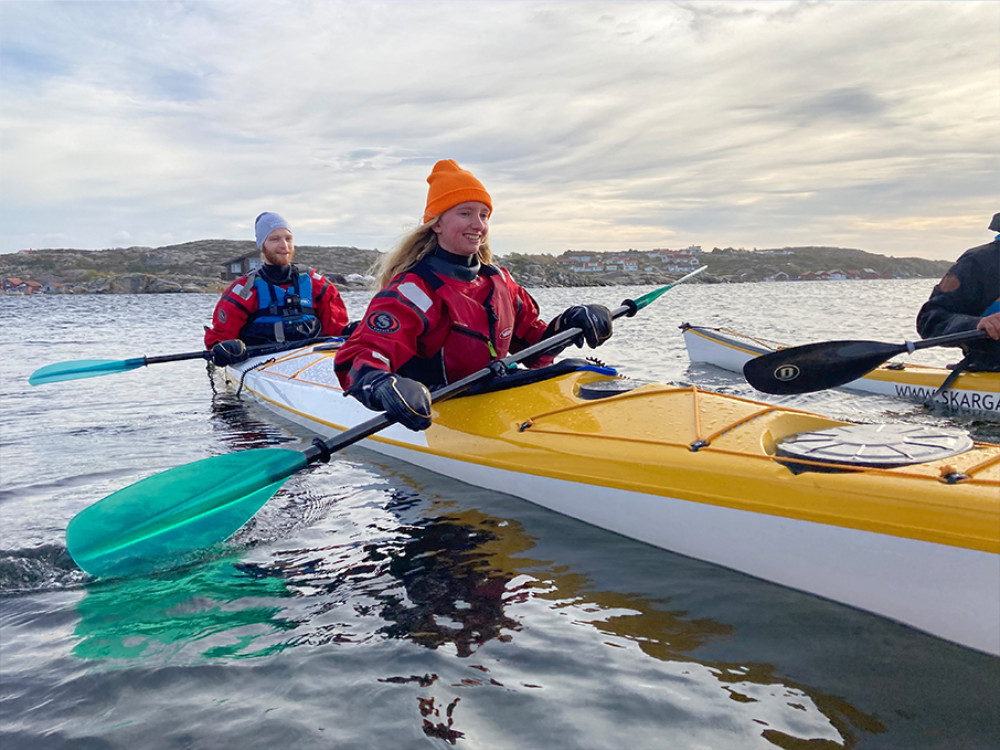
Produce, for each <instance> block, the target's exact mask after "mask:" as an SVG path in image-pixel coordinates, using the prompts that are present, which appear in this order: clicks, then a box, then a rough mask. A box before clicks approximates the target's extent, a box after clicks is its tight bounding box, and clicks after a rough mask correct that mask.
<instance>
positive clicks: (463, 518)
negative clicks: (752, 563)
mask: <svg viewBox="0 0 1000 750" xmlns="http://www.w3.org/2000/svg"><path fill="white" fill-rule="evenodd" d="M403 481H404V482H405V479H404V480H403ZM298 499H299V498H298V497H297V496H296V495H295V494H294V493H292V494H290V495H289V496H288V498H286V500H285V502H286V503H288V504H289V505H291V504H294V503H295V502H296V501H297V500H298ZM383 502H384V505H383V507H382V508H381V511H380V512H377V513H375V514H374V515H373V516H372V517H371V518H370V519H369V523H370V525H372V526H377V527H378V529H379V536H378V538H377V539H375V540H371V541H366V542H361V543H357V542H351V543H346V544H337V545H328V546H315V547H308V548H296V549H275V550H271V551H269V552H267V556H266V558H264V559H262V560H261V561H258V562H246V561H242V560H241V557H245V555H244V556H241V555H240V554H231V555H228V556H226V557H222V558H218V559H214V560H211V561H207V562H204V563H202V564H199V565H195V566H192V567H189V568H187V569H184V570H175V571H170V572H165V573H161V574H157V575H153V576H149V577H145V578H135V579H128V580H120V581H108V582H97V583H92V584H90V585H88V586H87V587H86V594H85V596H84V597H83V598H82V600H81V601H80V603H79V605H78V615H79V622H78V623H77V626H76V629H75V635H76V637H77V639H78V640H77V642H76V645H75V646H74V648H73V654H74V655H75V656H76V657H78V658H81V659H86V660H92V661H93V660H96V661H106V662H109V665H111V666H116V667H123V666H128V665H129V664H135V665H138V664H142V665H148V664H149V663H150V662H153V663H155V664H160V665H168V664H192V663H199V662H214V661H218V660H222V661H228V660H232V659H249V658H262V657H269V656H273V655H275V654H278V653H281V652H282V651H286V650H287V649H291V648H302V647H309V648H317V647H336V646H347V645H351V644H360V643H363V642H371V641H377V640H382V641H406V642H410V643H413V644H416V645H418V646H420V647H423V648H426V649H430V650H442V649H444V650H447V651H448V652H449V653H450V654H451V655H453V656H455V657H457V658H459V659H463V660H469V661H468V663H467V664H466V668H467V670H468V672H467V674H466V676H464V677H462V678H460V679H459V680H457V681H456V680H455V679H453V678H451V679H448V678H444V677H442V676H441V675H439V674H436V673H422V674H409V673H404V674H391V673H390V674H389V675H385V676H383V677H381V678H379V681H380V682H382V683H384V684H386V685H397V686H399V687H400V689H407V690H414V691H415V695H414V698H415V704H414V714H413V718H414V720H415V721H418V722H419V723H420V726H421V729H422V731H423V733H424V734H425V735H426V736H428V737H433V738H437V739H440V740H443V741H446V742H448V743H450V744H457V743H458V742H459V741H460V740H462V738H463V737H465V736H466V732H467V730H466V728H465V727H464V726H463V718H462V717H463V704H462V696H456V695H455V693H456V689H457V690H458V691H459V692H461V693H462V695H463V696H465V697H466V698H468V699H472V698H473V693H470V692H469V691H474V690H476V689H487V690H490V689H491V690H501V691H515V692H519V693H520V692H528V693H531V692H537V691H538V690H547V689H552V688H553V687H554V686H553V685H551V684H549V678H547V677H539V678H538V679H539V682H537V683H534V682H530V681H525V680H524V679H523V677H519V678H518V679H515V681H514V682H510V681H508V680H509V678H508V677H506V676H503V675H498V674H497V673H496V672H497V671H498V669H499V671H506V670H505V669H504V666H503V661H504V659H503V656H504V654H505V651H504V646H505V645H507V644H518V639H519V637H520V634H521V633H522V632H523V630H524V628H526V627H530V628H532V629H539V628H542V629H544V630H545V631H546V637H549V638H555V639H559V638H560V628H561V629H563V630H562V632H563V633H565V634H566V636H567V641H566V643H564V644H563V646H562V648H569V649H572V648H573V647H574V640H579V641H580V642H581V647H583V648H593V649H596V651H595V653H596V654H600V653H601V652H602V651H603V650H605V649H607V648H618V649H621V648H634V649H637V652H638V653H637V655H638V654H642V655H643V656H644V659H645V660H648V659H652V660H654V662H656V663H658V664H660V666H659V667H653V668H652V669H653V670H654V672H657V673H659V674H660V675H661V677H663V678H664V679H665V680H666V681H667V683H669V681H670V680H674V681H677V682H679V683H681V684H686V685H688V686H689V689H693V690H695V691H696V692H700V693H703V695H702V696H701V698H700V699H701V700H702V701H706V700H707V701H709V702H712V701H716V702H724V704H726V705H737V706H738V707H739V710H738V711H737V713H738V714H739V715H740V716H745V717H746V721H748V722H750V726H751V729H752V728H753V727H756V729H753V730H752V731H754V732H755V733H756V734H758V735H759V736H761V737H764V738H766V739H767V740H768V741H769V742H770V743H771V744H773V745H774V746H776V747H781V748H803V749H804V748H807V747H808V748H815V747H830V748H834V747H837V748H848V747H854V746H856V744H857V742H858V739H859V736H860V735H861V734H863V733H878V732H881V731H883V729H884V727H883V726H882V724H881V723H880V722H879V721H878V720H877V719H876V718H875V717H873V716H871V715H869V714H867V713H865V712H863V711H861V710H859V709H856V708H854V707H852V706H851V705H849V704H847V703H846V702H845V701H843V700H841V699H839V698H838V697H836V696H831V695H826V694H823V693H822V692H819V691H817V690H815V689H814V688H811V687H810V686H808V685H804V684H801V683H797V682H795V681H792V680H788V679H786V678H784V677H782V676H781V675H779V674H776V672H775V669H774V667H773V666H771V665H768V664H733V663H723V662H712V661H700V660H699V659H698V658H697V657H696V656H695V652H697V650H698V649H699V648H700V647H702V646H704V645H705V644H706V643H710V642H712V641H713V640H716V639H725V638H728V637H730V636H731V635H732V631H733V629H732V626H731V625H727V624H724V623H718V622H713V621H711V620H706V619H704V618H691V617H689V616H688V615H687V613H685V612H682V611H672V610H671V609H670V608H669V606H668V605H669V603H668V602H666V603H665V602H656V601H651V600H649V599H647V598H644V597H641V596H638V595H634V594H628V593H623V592H620V591H602V590H595V589H594V588H593V586H592V585H591V584H590V582H589V581H588V580H587V579H586V577H584V576H582V575H581V574H580V573H578V572H574V571H572V570H566V569H563V568H560V567H559V566H556V565H554V564H553V563H552V562H550V561H544V560H537V559H532V558H531V557H530V553H531V550H532V548H533V546H534V542H533V540H532V539H531V537H530V536H529V535H527V534H526V533H525V531H524V529H523V527H522V526H521V525H520V524H519V523H517V522H516V521H512V520H508V519H502V518H498V517H495V516H492V515H489V514H486V513H483V512H481V511H478V510H473V509H468V508H464V509H463V508H459V507H458V506H457V504H455V503H452V502H443V501H435V502H433V503H431V502H429V501H428V500H427V499H426V498H424V497H422V496H421V494H420V493H419V492H415V491H412V490H404V489H400V488H399V487H391V488H389V489H388V490H386V491H385V493H384V496H383ZM429 510H431V511H432V512H429ZM259 531H260V532H261V533H262V534H264V535H267V532H266V530H263V529H261V530H259ZM261 552H263V550H258V552H257V554H256V556H257V557H258V558H259V557H260V556H261ZM581 628H584V629H585V631H586V633H589V635H586V634H585V633H583V632H581V630H580V629H581ZM490 644H494V645H495V646H496V648H491V651H490V658H489V659H488V660H487V659H475V660H474V659H473V657H476V655H477V654H478V653H479V652H480V651H481V650H482V649H483V648H485V647H486V646H488V645H490ZM519 645H522V646H527V647H529V648H530V646H529V645H528V644H527V643H525V644H519ZM541 658H544V657H541ZM498 662H499V666H498ZM641 669H642V670H649V669H650V666H649V665H648V663H647V664H646V665H644V666H641ZM610 689H611V688H610V685H609V690H610ZM706 691H708V693H709V694H708V695H705V694H704V693H706ZM730 710H733V709H730ZM730 720H732V719H730ZM743 730H744V731H746V730H747V727H744V728H743ZM817 743H821V744H817Z"/></svg>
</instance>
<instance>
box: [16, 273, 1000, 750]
mask: <svg viewBox="0 0 1000 750" xmlns="http://www.w3.org/2000/svg"><path fill="white" fill-rule="evenodd" d="M933 284H934V280H927V279H925V280H892V281H889V280H882V281H853V282H848V281H843V282H812V283H784V284H778V283H773V284H763V283H762V284H733V285H707V284H694V283H688V284H685V285H682V286H679V287H677V288H675V289H673V290H671V291H670V292H668V293H667V294H665V295H664V296H662V297H661V298H660V299H659V300H657V301H656V302H654V303H652V304H651V305H650V306H649V307H647V308H646V309H645V310H643V311H641V312H640V313H639V314H638V315H637V316H636V317H634V318H630V319H622V320H619V321H616V323H615V333H614V336H613V337H612V338H611V339H610V340H609V341H608V342H607V344H605V345H604V346H603V347H601V349H599V350H597V351H596V352H591V351H589V350H584V351H583V352H579V354H584V355H586V354H592V355H594V356H596V357H599V358H600V359H601V360H602V361H604V362H605V363H607V364H610V365H612V366H615V367H618V368H619V369H620V370H621V371H622V372H623V373H624V374H627V375H630V376H633V377H637V378H655V379H658V380H664V381H671V382H678V383H695V384H697V385H698V386H699V387H702V388H708V389H714V390H720V391H724V392H726V393H731V394H735V395H739V396H745V397H749V398H760V397H761V394H758V393H756V392H755V391H754V390H753V389H752V388H750V386H748V385H747V384H746V382H745V381H743V380H742V378H741V377H740V376H738V375H736V374H733V373H726V372H723V371H721V370H717V369H715V368H712V367H710V366H707V365H697V366H692V365H691V364H690V363H689V361H688V358H687V354H686V351H685V349H684V344H683V340H682V337H681V333H680V330H679V328H678V327H679V325H680V324H681V323H684V322H690V323H691V324H694V325H706V326H726V327H730V328H732V329H734V330H737V331H741V332H745V333H749V334H752V335H756V336H760V337H766V338H768V339H774V340H778V341H784V342H786V343H790V344H801V343H808V342H811V341H823V340H830V339H869V340H877V341H887V342H890V343H899V342H901V341H903V340H905V339H907V338H913V337H915V332H914V328H913V319H914V316H915V313H916V310H917V309H918V308H919V306H920V304H921V302H922V301H923V300H924V299H926V297H927V295H928V293H929V292H930V289H931V287H932V286H933ZM650 289H651V287H643V288H637V289H630V288H625V287H602V288H586V289H536V290H532V292H533V294H534V295H535V297H536V298H537V300H538V302H539V304H540V306H541V308H542V312H543V316H544V317H546V318H548V317H551V316H553V315H555V314H556V313H558V312H559V311H560V310H562V309H563V308H565V307H566V306H567V305H569V304H574V303H577V302H581V301H587V302H599V303H603V304H605V305H608V306H609V307H614V306H617V305H618V304H619V303H620V302H621V301H622V300H623V299H624V298H625V297H637V296H639V295H640V294H642V293H643V292H646V291H649V290H650ZM367 299H368V295H367V294H365V293H360V292H355V293H349V294H347V295H345V300H346V302H347V304H348V308H349V312H350V313H351V317H352V319H353V318H357V317H358V316H360V314H361V312H362V311H363V310H364V307H365V304H366V303H367ZM214 303H215V298H214V296H211V295H186V294H182V295H158V296H152V295H147V296H126V295H122V296H33V297H0V320H2V333H0V336H2V357H0V395H2V401H0V410H2V411H0V529H2V541H0V695H2V703H0V747H2V748H4V749H5V750H7V749H10V750H14V749H17V748H26V749H27V748H31V749H34V748H38V749H43V748H87V749H89V748H94V749H97V748H122V749H126V748H127V749H129V750H132V749H134V748H240V749H244V748H246V749H252V748H262V749H263V748H267V749H270V748H274V747H282V748H287V749H288V750H295V749H298V748H304V749H312V748H404V749H406V748H449V747H458V748H477V749H478V748H481V749H483V750H485V749H487V748H488V749H490V750H494V749H496V750H501V749H504V748H510V749H511V750H515V749H516V750H524V749H525V748H550V747H562V748H568V749H570V750H589V749H591V748H593V749H595V750H597V749H603V748H616V749H617V748H673V749H679V750H685V749H689V748H690V749H691V750H694V749H696V748H697V749H708V750H728V749H730V748H734V749H737V750H739V749H742V748H755V749H760V750H765V749H767V750H773V748H802V749H803V750H805V749H806V748H808V749H809V750H813V749H815V748H899V749H900V750H922V749H925V748H926V749H928V750H946V749H947V750H955V749H958V748H962V749H965V748H969V749H973V748H975V749H979V748H982V749H984V750H985V749H987V748H994V749H995V748H997V747H1000V710H998V705H1000V703H998V700H1000V659H997V658H995V657H991V656H987V655H984V654H981V653H977V652H974V651H971V650H969V649H965V648H962V647H960V646H957V645H954V644H951V643H947V642H944V641H942V640H939V639H937V638H933V637H930V636H927V635H924V634H921V633H918V632H916V631H914V630H912V629H909V628H907V627H904V626H901V625H898V624H895V623H892V622H889V621H888V620H885V619H882V618H879V617H875V616H873V615H869V614H866V613H863V612H859V611H857V610H854V609H851V608H848V607H845V606H842V605H838V604H835V603H832V602H829V601H824V600H821V599H818V598H816V597H813V596H809V595H807V594H803V593H799V592H796V591H791V590H789V589H785V588H782V587H779V586H775V585H771V584H768V583H765V582H762V581H759V580H755V579H752V578H749V577H747V576H744V575H741V574H739V573H735V572H732V571H729V570H725V569H722V568H719V567H716V566H713V565H708V564H705V563H701V562H698V561H695V560H691V559H688V558H685V557H682V556H679V555H675V554H671V553H669V552H666V551H663V550H660V549H656V548H653V547H650V546H648V545H645V544H642V543H639V542H635V541H632V540H629V539H625V538H622V537H620V536H617V535H615V534H612V533H609V532H606V531H603V530H601V529H597V528H594V527H591V526H588V525H585V524H583V523H580V522H578V521H575V520H572V519H569V518H566V517H563V516H560V515H558V514H556V513H553V512H551V511H547V510H545V509H542V508H539V507H537V506H534V505H532V504H530V503H527V502H525V501H523V500H519V499H516V498H514V497H512V496H510V495H506V494H504V493H503V492H502V489H503V488H501V487H498V488H496V490H495V491H488V490H481V489H476V488H473V487H470V486H468V485H465V484H462V483H459V482H456V481H452V480H449V479H447V478H444V477H441V476H438V475H435V474H431V473H429V472H426V471H423V470H422V469H420V468H419V467H415V466H411V465H409V464H404V463H400V462H395V461H393V460H391V459H388V458H385V457H382V456H379V455H376V454H374V453H371V452H369V451H367V450H365V449H364V448H362V447H359V446H355V447H352V448H349V449H346V450H345V451H343V452H341V453H338V454H336V455H335V456H334V457H333V459H332V460H331V461H330V462H329V464H325V465H318V466H315V467H312V468H310V469H309V470H307V471H304V472H301V473H300V474H298V475H296V476H295V477H293V478H291V479H290V480H289V481H288V482H287V483H286V484H285V485H284V487H283V488H282V489H281V490H280V491H279V492H278V493H277V495H276V496H275V497H274V498H273V499H272V500H271V501H270V502H269V503H268V504H267V505H265V506H264V508H263V509H262V510H261V512H260V513H259V514H258V515H257V517H256V518H255V519H254V520H253V521H252V522H251V523H250V524H248V526H247V527H245V528H244V529H243V530H241V531H240V532H239V533H238V534H237V535H236V537H235V538H234V539H233V540H231V541H230V542H229V543H228V544H226V545H224V546H222V547H220V548H219V549H216V550H212V551H211V553H210V554H206V557H205V559H204V560H201V561H199V562H197V563H195V564H193V565H189V566H187V567H185V568H183V569H179V570H172V571H166V572H162V573H156V574H152V575H148V576H142V577H134V578H129V579H122V580H109V581H100V580H93V579H90V578H89V577H88V576H87V575H86V574H84V573H83V572H82V571H80V570H79V569H78V568H76V566H75V565H74V564H73V562H72V560H71V559H70V558H69V556H68V555H67V552H66V547H65V537H64V533H65V528H66V524H67V523H68V522H69V520H70V519H71V518H72V517H73V516H74V515H75V514H76V513H78V512H79V511H80V510H82V509H83V508H85V507H86V506H88V505H90V504H91V503H93V502H96V501H97V500H99V499H101V498H102V497H104V496H106V495H108V494H110V493H112V492H114V491H115V490H118V489H120V488H122V487H125V486H127V485H129V484H131V483H134V482H136V481H138V480H140V479H142V478H144V477H146V476H149V475H150V474H152V473H154V472H158V471H162V470H165V469H169V468H171V467H174V466H179V465H182V464H185V463H188V462H191V461H195V460H198V459H202V458H206V457H209V456H215V455H220V454H223V453H229V452H232V451H236V450H242V449H245V448H253V447H267V446H284V447H289V448H293V449H302V448H303V447H305V446H306V445H307V444H308V441H309V440H310V439H311V438H312V437H313V436H312V435H311V434H309V433H308V432H307V431H305V430H304V429H302V428H299V427H295V426H292V425H290V424H287V423H284V422H280V421H278V420H275V418H274V417H273V416H272V415H270V414H269V413H268V412H266V411H264V410H262V409H261V408H260V407H258V406H256V405H254V404H252V403H248V402H247V401H246V400H241V399H239V398H236V397H235V396H234V394H233V393H232V392H230V391H227V390H225V389H224V388H223V387H222V386H221V384H220V383H219V382H217V381H213V380H212V379H211V378H210V377H209V375H208V372H207V368H206V365H205V363H204V362H203V361H201V360H192V361H186V362H176V363H163V364H158V365H153V366H150V367H147V368H141V369H139V370H135V371H132V372H128V373H123V374H116V375H109V376H104V377H98V378H92V379H87V380H77V381H69V382H63V383H53V384H48V385H44V386H38V387H31V386H29V385H28V382H27V378H28V375H29V374H30V373H31V372H32V371H34V370H35V369H37V368H39V367H41V366H43V365H46V364H50V363H53V362H60V361H66V360H72V359H92V358H107V359H127V358H133V357H137V356H143V355H150V356H152V355H164V354H176V353H182V352H188V351H198V350H200V349H201V348H202V345H201V336H202V331H203V326H204V324H206V323H207V322H209V320H210V317H211V313H212V308H213V306H214ZM571 353H573V354H574V355H576V354H578V352H576V350H571ZM957 358H958V350H956V349H928V350H922V351H919V352H916V353H915V354H914V355H913V356H912V357H911V361H921V362H928V363H932V364H946V363H948V362H953V361H955V360H956V359H957ZM774 400H775V401H778V402H780V403H783V404H786V405H790V406H794V407H797V408H804V409H808V410H811V411H816V412H820V413H823V414H827V415H829V416H833V417H837V418H840V419H847V420H851V421H861V422H872V421H876V422H877V421H893V422H907V423H928V424H932V423H934V424H936V423H942V422H943V423H946V424H949V425H950V426H955V427H959V428H962V429H966V430H968V431H969V432H970V433H972V434H973V436H974V437H976V438H977V439H987V440H993V441H997V440H1000V433H998V430H997V425H996V424H995V423H990V422H985V421H982V420H981V419H979V418H977V417H975V416H968V415H958V414H948V413H941V412H940V411H937V412H935V411H930V410H928V409H927V408H926V407H923V406H921V405H919V404H907V403H904V402H900V401H895V400H890V399H888V398H883V397H878V396H862V395H858V394H853V393H848V392H846V391H826V392H822V393H818V394H808V395H804V396H794V397H782V398H775V399H774ZM927 605H928V606H933V602H928V603H927ZM998 617H1000V613H998Z"/></svg>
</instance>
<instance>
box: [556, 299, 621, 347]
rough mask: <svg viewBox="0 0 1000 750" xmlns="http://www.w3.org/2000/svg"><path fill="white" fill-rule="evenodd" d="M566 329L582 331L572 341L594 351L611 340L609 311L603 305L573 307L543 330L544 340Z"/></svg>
mask: <svg viewBox="0 0 1000 750" xmlns="http://www.w3.org/2000/svg"><path fill="white" fill-rule="evenodd" d="M567 328H579V329H580V330H582V331H583V333H581V334H580V335H579V336H577V337H576V338H575V339H573V343H574V344H576V345H577V346H579V347H582V346H583V342H584V341H586V342H587V346H589V347H590V348H591V349H594V348H596V347H598V346H600V345H601V344H603V343H604V342H605V341H607V340H608V339H609V338H611V311H610V310H609V309H608V308H606V307H605V306H604V305H574V306H573V307H569V308H567V309H566V310H564V311H563V312H561V313H560V314H559V317H557V318H556V319H555V320H553V321H552V322H551V323H549V327H548V328H546V329H545V336H544V338H549V337H550V336H554V335H555V334H557V333H559V332H560V331H565V330H566V329H567Z"/></svg>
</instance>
